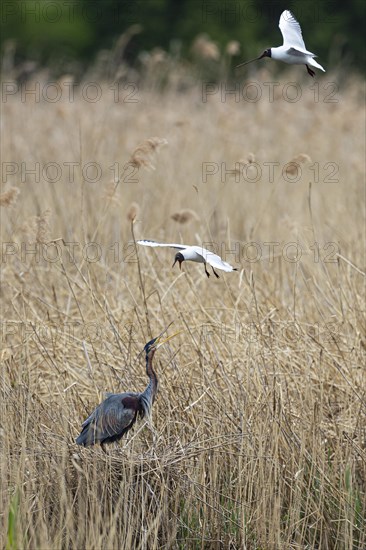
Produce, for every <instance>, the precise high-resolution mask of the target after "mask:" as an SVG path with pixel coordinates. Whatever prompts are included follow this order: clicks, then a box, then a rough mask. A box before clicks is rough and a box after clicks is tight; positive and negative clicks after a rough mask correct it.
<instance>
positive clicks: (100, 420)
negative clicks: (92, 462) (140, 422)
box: [76, 393, 140, 446]
mask: <svg viewBox="0 0 366 550" xmlns="http://www.w3.org/2000/svg"><path fill="white" fill-rule="evenodd" d="M139 408H140V401H139V395H138V394H134V393H120V394H112V395H109V397H107V399H105V401H103V403H101V404H100V405H98V407H97V408H96V409H95V410H94V411H93V412H92V414H91V415H90V416H89V418H87V419H86V420H85V422H84V423H83V425H82V426H83V430H82V432H81V434H80V435H79V437H78V438H77V440H76V443H78V444H79V445H86V446H87V445H93V444H94V443H97V442H103V441H104V440H105V439H109V438H112V440H113V439H117V438H118V437H121V436H122V435H123V434H124V433H125V431H127V430H128V428H129V427H130V426H131V425H132V424H133V423H134V421H135V419H136V415H137V412H138V410H139Z"/></svg>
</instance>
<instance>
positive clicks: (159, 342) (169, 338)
mask: <svg viewBox="0 0 366 550" xmlns="http://www.w3.org/2000/svg"><path fill="white" fill-rule="evenodd" d="M171 324H172V323H170V325H171ZM170 325H168V326H167V328H166V329H165V330H164V331H163V332H162V333H161V334H160V336H158V337H157V339H156V342H155V347H156V349H158V348H160V346H162V345H163V344H165V343H166V342H168V340H171V339H172V338H174V336H177V335H178V334H181V332H183V330H178V332H175V333H174V334H172V335H171V336H168V337H167V338H164V339H163V340H161V337H162V335H163V334H164V333H165V332H166V331H167V330H168V328H169V327H170Z"/></svg>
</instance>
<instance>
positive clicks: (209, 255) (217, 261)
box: [190, 246, 237, 272]
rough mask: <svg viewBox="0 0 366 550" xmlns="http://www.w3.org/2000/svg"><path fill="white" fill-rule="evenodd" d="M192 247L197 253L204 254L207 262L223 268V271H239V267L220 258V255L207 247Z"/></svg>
mask: <svg viewBox="0 0 366 550" xmlns="http://www.w3.org/2000/svg"><path fill="white" fill-rule="evenodd" d="M190 248H191V249H192V250H194V251H195V252H196V253H197V254H199V255H200V256H202V258H203V259H204V260H205V262H206V263H208V264H210V265H211V266H212V267H214V268H216V269H221V270H222V271H227V272H230V271H237V269H236V268H235V267H233V266H232V265H230V264H229V263H228V262H224V260H223V259H222V258H220V256H218V255H217V254H214V253H213V252H211V251H210V250H206V248H203V247H202V246H191V247H190Z"/></svg>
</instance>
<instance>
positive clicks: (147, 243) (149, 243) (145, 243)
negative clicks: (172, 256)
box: [136, 239, 189, 250]
mask: <svg viewBox="0 0 366 550" xmlns="http://www.w3.org/2000/svg"><path fill="white" fill-rule="evenodd" d="M136 242H137V244H142V245H143V246H165V247H168V248H177V249H178V250H184V249H185V248H189V247H188V246H186V245H185V244H172V243H169V244H166V243H158V242H156V241H149V240H148V239H146V240H140V241H136Z"/></svg>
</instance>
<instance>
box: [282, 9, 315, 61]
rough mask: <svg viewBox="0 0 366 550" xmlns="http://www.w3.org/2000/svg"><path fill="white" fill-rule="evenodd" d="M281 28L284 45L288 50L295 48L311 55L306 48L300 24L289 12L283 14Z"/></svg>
mask: <svg viewBox="0 0 366 550" xmlns="http://www.w3.org/2000/svg"><path fill="white" fill-rule="evenodd" d="M279 27H280V30H281V33H282V36H283V45H284V46H285V47H286V48H295V49H296V50H299V51H301V52H303V53H310V54H311V52H308V51H307V49H306V47H305V44H304V40H303V38H302V33H301V27H300V23H299V22H298V21H297V20H296V19H295V17H294V16H293V15H292V13H291V12H290V11H289V10H285V11H284V12H282V14H281V17H280V23H279ZM312 55H313V54H312Z"/></svg>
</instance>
